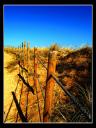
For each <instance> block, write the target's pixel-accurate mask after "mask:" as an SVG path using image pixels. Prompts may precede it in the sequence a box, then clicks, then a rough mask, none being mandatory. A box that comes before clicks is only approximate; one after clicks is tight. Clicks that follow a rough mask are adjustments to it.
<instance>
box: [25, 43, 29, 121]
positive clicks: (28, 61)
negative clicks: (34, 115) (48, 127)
mask: <svg viewBox="0 0 96 128" xmlns="http://www.w3.org/2000/svg"><path fill="white" fill-rule="evenodd" d="M29 50H30V43H27V70H28V73H27V83H29V79H28V74H29V63H30V54H29ZM28 95H29V90H28V92H27V96H26V97H27V99H26V114H25V116H26V119H27V118H28V113H27V111H28Z"/></svg>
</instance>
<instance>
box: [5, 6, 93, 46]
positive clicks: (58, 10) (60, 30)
mask: <svg viewBox="0 0 96 128" xmlns="http://www.w3.org/2000/svg"><path fill="white" fill-rule="evenodd" d="M3 18H4V46H8V45H12V46H15V47H18V46H20V44H21V43H22V42H24V41H26V42H30V45H31V47H33V46H38V47H46V46H50V45H51V44H52V43H54V42H56V43H58V44H59V45H60V46H62V47H73V48H74V47H80V46H82V45H84V44H86V43H87V44H89V45H90V46H92V6H57V5H56V6H48V5H47V6H26V5H24V6H21V5H20V6H14V5H13V6H10V5H8V6H4V16H3Z"/></svg>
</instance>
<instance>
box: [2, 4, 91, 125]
mask: <svg viewBox="0 0 96 128" xmlns="http://www.w3.org/2000/svg"><path fill="white" fill-rule="evenodd" d="M6 6H91V7H92V92H93V5H92V4H86V5H85V4H62V5H61V4H16V5H15V4H5V5H3V43H4V7H6ZM3 46H4V44H3ZM3 51H4V47H3ZM3 57H4V54H3ZM3 64H4V59H3ZM3 69H4V65H3ZM3 78H4V72H3ZM3 82H4V79H3ZM3 87H4V85H3ZM3 101H4V89H3ZM3 107H4V103H3ZM3 109H4V108H3ZM3 114H4V111H3ZM3 123H5V124H37V123H38V124H92V123H93V93H92V122H60V123H59V122H9V123H6V122H4V116H3Z"/></svg>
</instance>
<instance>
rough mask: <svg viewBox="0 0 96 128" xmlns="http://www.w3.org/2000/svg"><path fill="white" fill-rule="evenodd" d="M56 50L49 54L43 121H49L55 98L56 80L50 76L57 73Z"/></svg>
mask: <svg viewBox="0 0 96 128" xmlns="http://www.w3.org/2000/svg"><path fill="white" fill-rule="evenodd" d="M56 54H57V52H56V51H53V52H50V53H49V55H48V71H47V81H46V90H45V104H44V115H43V121H44V122H49V120H50V115H51V112H52V100H53V99H52V98H53V89H54V84H55V81H54V79H53V78H50V79H49V80H48V78H49V77H50V75H51V74H55V68H56Z"/></svg>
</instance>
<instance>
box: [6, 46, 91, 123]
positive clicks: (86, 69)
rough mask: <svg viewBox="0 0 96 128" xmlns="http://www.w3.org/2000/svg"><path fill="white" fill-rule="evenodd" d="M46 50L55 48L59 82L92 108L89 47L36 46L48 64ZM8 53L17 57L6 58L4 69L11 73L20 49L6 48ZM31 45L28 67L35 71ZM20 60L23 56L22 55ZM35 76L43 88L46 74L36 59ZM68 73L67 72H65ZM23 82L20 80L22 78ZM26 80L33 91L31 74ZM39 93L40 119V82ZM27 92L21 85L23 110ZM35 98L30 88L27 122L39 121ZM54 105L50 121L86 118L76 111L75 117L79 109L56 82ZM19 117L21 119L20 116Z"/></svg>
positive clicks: (42, 107)
mask: <svg viewBox="0 0 96 128" xmlns="http://www.w3.org/2000/svg"><path fill="white" fill-rule="evenodd" d="M49 50H51V51H54V50H57V51H58V54H57V65H56V75H57V77H58V78H59V80H60V81H61V82H62V84H65V85H66V86H65V87H66V89H67V90H69V91H70V92H71V93H72V94H73V95H74V96H76V97H79V98H78V100H79V102H80V103H81V104H83V105H84V106H85V107H86V108H88V109H89V110H90V111H91V110H92V108H91V100H90V99H91V98H89V97H91V96H92V94H91V87H92V84H91V83H92V82H91V76H92V71H91V68H92V50H91V48H89V47H85V48H82V49H78V50H72V49H67V48H65V49H64V48H63V49H62V48H60V47H59V46H58V45H57V44H54V45H52V46H51V47H50V48H49V49H48V48H43V49H40V48H38V56H41V58H39V59H41V60H42V61H43V62H44V64H45V66H46V67H47V62H48V53H49ZM5 51H6V52H7V54H9V53H11V54H10V55H12V54H13V55H15V56H16V59H14V61H11V62H9V64H8V65H7V66H6V67H7V70H8V71H9V72H10V71H11V72H10V73H12V72H13V73H14V70H13V69H14V68H15V66H16V65H17V64H18V61H19V60H20V59H21V58H20V56H19V55H20V52H18V50H16V49H15V50H12V49H11V50H10V49H6V50H5ZM33 57H34V55H33V49H30V65H29V71H30V73H34V68H33ZM22 60H23V57H22ZM37 72H38V77H39V81H40V84H41V86H42V88H43V91H44V89H45V86H46V77H47V71H46V69H45V68H44V67H43V66H42V65H41V64H40V63H39V64H38V71H37ZM65 74H67V75H69V76H67V75H65ZM21 83H22V82H21ZM29 83H30V85H31V86H32V87H33V88H34V90H35V93H36V88H35V87H34V80H33V76H32V75H30V77H29ZM75 83H78V84H79V85H76V84H75ZM37 88H38V96H39V99H40V100H41V102H40V109H41V115H42V119H43V110H44V100H43V96H42V93H41V89H40V86H39V85H38V87H37ZM17 95H20V89H19V91H18V93H17ZM26 95H27V88H26V87H25V86H24V89H23V94H22V100H21V108H22V110H23V112H24V113H25V106H26V102H25V101H26ZM35 102H36V95H33V94H32V93H31V92H29V103H28V108H29V109H28V121H29V122H39V121H40V120H39V115H38V107H37V103H35ZM53 103H54V107H53V113H52V115H51V118H50V121H52V122H71V121H73V122H81V121H82V122H86V121H88V119H86V117H85V116H84V115H82V114H79V116H78V118H77V120H76V118H75V116H76V113H78V108H77V107H76V106H75V105H74V104H73V103H72V102H71V101H70V98H69V97H68V96H66V94H65V93H64V92H63V91H62V89H61V88H60V87H59V86H58V85H57V84H56V85H55V86H54V101H53ZM58 110H60V112H61V113H62V114H63V115H64V117H62V116H61V114H60V112H59V111H58ZM15 115H16V114H15V113H14V114H13V118H15ZM18 121H21V120H20V118H19V119H18Z"/></svg>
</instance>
